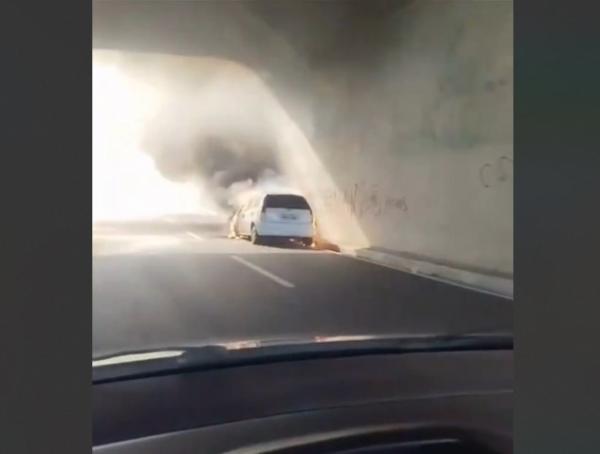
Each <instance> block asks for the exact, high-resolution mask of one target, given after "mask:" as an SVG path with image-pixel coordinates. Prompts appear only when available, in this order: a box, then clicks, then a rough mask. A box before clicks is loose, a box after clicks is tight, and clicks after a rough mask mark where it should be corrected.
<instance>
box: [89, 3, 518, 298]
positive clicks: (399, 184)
mask: <svg viewBox="0 0 600 454" xmlns="http://www.w3.org/2000/svg"><path fill="white" fill-rule="evenodd" d="M93 20H94V22H93V33H94V35H93V45H94V48H95V49H112V50H119V51H128V52H142V53H150V54H166V55H171V56H180V57H181V58H185V59H188V58H189V59H198V58H202V59H206V58H212V59H219V60H224V61H228V62H232V63H233V64H235V65H239V66H240V67H242V68H246V69H247V70H248V71H249V72H250V73H252V74H254V75H256V76H257V77H258V79H259V80H260V81H261V83H262V84H264V87H265V90H267V91H268V94H269V96H270V99H272V105H273V109H279V110H280V112H281V115H280V116H279V117H278V118H284V120H281V121H280V122H279V123H276V124H277V125H278V128H279V131H278V134H277V136H276V141H277V144H278V147H279V157H280V159H281V161H282V165H283V166H284V167H285V168H286V171H287V172H288V173H289V174H290V175H291V176H292V177H294V178H295V179H296V181H297V182H298V184H299V185H301V186H302V187H303V189H304V190H305V191H306V192H307V193H308V194H309V196H310V197H311V200H313V201H314V203H315V206H316V208H317V212H318V215H319V220H320V221H321V224H322V229H323V235H324V236H325V237H326V238H327V239H328V240H330V241H332V242H335V243H337V244H339V245H340V247H341V248H342V250H344V251H346V252H348V253H352V254H355V255H357V256H359V257H363V258H365V259H368V260H373V261H376V262H378V263H383V264H387V265H390V266H394V267H402V268H405V269H408V270H410V271H412V272H416V273H424V274H428V275H430V276H435V277H437V278H441V279H447V280H451V281H456V282H460V283H462V284H468V285H471V286H474V287H477V288H480V289H485V290H491V291H494V292H498V293H503V294H506V295H509V296H512V276H513V263H512V261H513V252H512V251H513V184H512V178H513V159H514V155H513V145H512V139H513V122H512V106H513V104H512V103H513V74H512V68H513V33H512V24H513V11H512V2H511V1H503V0H498V1H490V2H478V1H472V2H471V1H463V0H448V1H444V2H437V1H431V0H396V1H391V0H390V1H372V2H371V1H369V2H362V1H335V2H282V1H262V0H258V1H252V2H250V1H248V2H235V1H219V2H212V1H203V2H187V1H185V2H180V1H141V0H96V1H95V2H94V15H93ZM178 58H179V57H178ZM194 74H195V73H194V71H190V72H189V75H190V77H191V79H190V80H192V83H193V77H194ZM286 153H287V154H286Z"/></svg>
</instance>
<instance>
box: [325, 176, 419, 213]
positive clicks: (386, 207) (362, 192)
mask: <svg viewBox="0 0 600 454" xmlns="http://www.w3.org/2000/svg"><path fill="white" fill-rule="evenodd" d="M324 201H325V205H326V206H327V207H329V208H335V207H336V206H339V204H340V202H344V205H345V206H346V207H347V209H348V210H349V211H350V213H351V214H352V215H354V216H356V217H357V218H362V217H365V216H374V217H380V216H384V215H389V214H391V213H392V212H401V213H403V212H406V211H408V204H407V202H406V197H404V196H402V197H398V196H393V195H390V194H383V193H382V192H381V191H380V188H379V185H377V184H366V183H364V182H363V183H354V184H353V185H351V186H350V187H347V188H346V189H344V190H331V191H328V192H327V193H325V195H324Z"/></svg>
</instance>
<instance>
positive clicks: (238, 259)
mask: <svg viewBox="0 0 600 454" xmlns="http://www.w3.org/2000/svg"><path fill="white" fill-rule="evenodd" d="M231 258H232V259H233V260H235V261H236V262H239V263H241V264H242V265H246V266H247V267H248V268H250V269H252V270H254V271H256V272H257V273H260V274H262V275H263V276H265V277H268V278H269V279H271V280H273V281H275V282H277V283H278V284H279V285H282V286H283V287H287V288H294V287H295V285H294V284H292V283H291V282H288V281H286V280H285V279H282V278H280V277H279V276H276V275H274V274H273V273H271V272H270V271H267V270H265V269H264V268H261V267H260V266H258V265H255V264H254V263H252V262H249V261H248V260H245V259H243V258H241V257H238V256H237V255H232V256H231Z"/></svg>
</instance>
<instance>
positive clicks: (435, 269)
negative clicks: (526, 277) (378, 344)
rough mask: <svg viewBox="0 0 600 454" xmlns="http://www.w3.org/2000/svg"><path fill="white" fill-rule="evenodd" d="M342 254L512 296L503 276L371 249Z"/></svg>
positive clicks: (510, 285) (510, 282)
mask: <svg viewBox="0 0 600 454" xmlns="http://www.w3.org/2000/svg"><path fill="white" fill-rule="evenodd" d="M338 249H339V252H340V253H341V254H342V255H346V256H348V257H353V258H356V259H359V260H364V261H366V262H370V263H374V264H376V265H381V266H386V267H388V268H393V269H396V270H399V271H404V272H407V273H411V274H416V275H419V276H422V277H426V278H429V279H434V280H437V281H441V282H444V283H447V284H450V285H456V286H459V287H464V288H468V289H470V290H475V291H478V292H482V293H488V294H492V295H494V296H500V297H502V298H507V299H510V300H512V299H513V292H514V283H513V280H512V279H506V278H502V277H497V276H490V275H487V274H481V273H476V272H473V271H467V270H462V269H457V268H452V267H449V266H445V265H440V264H436V263H431V262H427V261H422V260H416V259H411V258H407V257H401V256H398V255H394V254H388V253H385V252H381V251H376V250H373V249H368V248H365V249H353V248H345V247H341V248H338Z"/></svg>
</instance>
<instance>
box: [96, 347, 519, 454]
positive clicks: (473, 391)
mask: <svg viewBox="0 0 600 454" xmlns="http://www.w3.org/2000/svg"><path fill="white" fill-rule="evenodd" d="M93 406H94V412H93V444H94V448H93V452H95V453H98V454H100V453H102V454H141V453H147V454H153V453H173V454H178V453H224V452H231V453H233V452H235V453H292V452H294V453H304V452H306V453H308V452H316V453H388V452H395V453H413V454H442V453H443V454H453V453H457V454H458V453H461V454H463V453H473V454H487V453H490V454H491V453H498V454H504V453H509V452H512V410H513V352H512V349H506V350H503V349H499V350H469V351H436V352H417V353H404V354H364V355H357V356H351V357H338V358H336V357H331V358H316V359H310V358H307V359H302V360H294V361H277V362H274V363H269V362H265V363H260V364H250V365H241V366H238V367H225V368H215V369H208V370H200V371H187V372H185V373H168V374H165V375H160V374H159V375H153V376H149V377H139V378H133V379H123V380H117V381H108V382H101V383H96V384H94V386H93Z"/></svg>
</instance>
